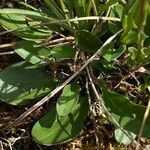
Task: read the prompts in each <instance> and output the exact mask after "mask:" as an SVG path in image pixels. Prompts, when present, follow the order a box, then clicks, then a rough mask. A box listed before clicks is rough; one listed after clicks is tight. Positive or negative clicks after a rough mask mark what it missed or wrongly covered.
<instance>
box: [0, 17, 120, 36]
mask: <svg viewBox="0 0 150 150" xmlns="http://www.w3.org/2000/svg"><path fill="white" fill-rule="evenodd" d="M85 20H110V21H119V22H120V21H121V20H120V19H119V18H115V17H99V16H89V17H80V18H73V19H68V20H51V21H48V22H42V23H37V24H34V25H30V26H26V27H21V28H16V29H13V30H8V31H3V32H1V33H0V36H1V35H3V34H6V33H10V32H14V31H19V30H23V29H28V28H30V27H36V26H39V25H49V24H60V23H65V22H68V21H69V22H75V21H85Z"/></svg>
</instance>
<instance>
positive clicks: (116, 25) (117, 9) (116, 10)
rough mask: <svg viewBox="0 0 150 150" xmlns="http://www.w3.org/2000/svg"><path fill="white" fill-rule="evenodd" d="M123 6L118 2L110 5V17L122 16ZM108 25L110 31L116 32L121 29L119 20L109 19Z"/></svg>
mask: <svg viewBox="0 0 150 150" xmlns="http://www.w3.org/2000/svg"><path fill="white" fill-rule="evenodd" d="M122 12H123V6H122V5H121V4H119V3H116V4H115V5H113V6H112V7H111V11H110V17H117V18H120V19H121V18H122ZM108 27H109V29H110V30H111V32H112V33H116V32H117V31H119V30H120V29H122V25H121V22H114V21H109V22H108Z"/></svg>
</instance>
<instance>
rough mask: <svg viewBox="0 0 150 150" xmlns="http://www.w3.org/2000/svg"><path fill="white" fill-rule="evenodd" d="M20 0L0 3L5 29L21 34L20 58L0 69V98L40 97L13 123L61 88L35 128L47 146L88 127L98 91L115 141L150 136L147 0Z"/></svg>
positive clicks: (18, 102)
mask: <svg viewBox="0 0 150 150" xmlns="http://www.w3.org/2000/svg"><path fill="white" fill-rule="evenodd" d="M15 2H16V3H17V4H19V8H1V9H0V26H1V27H2V28H3V31H2V32H1V33H0V35H3V36H5V33H6V30H7V33H11V34H14V35H15V36H16V37H18V38H17V40H16V41H15V46H14V53H16V54H17V55H19V56H20V57H21V59H22V61H20V62H18V63H15V64H12V65H10V66H9V67H7V68H5V69H4V70H2V71H1V72H0V100H2V101H4V102H6V103H8V104H11V105H27V104H29V101H31V100H33V101H36V100H37V98H38V99H39V98H42V100H40V101H39V102H37V104H35V105H34V107H31V109H29V110H28V111H27V112H25V113H24V114H23V115H21V116H20V117H19V118H18V120H17V121H16V122H14V124H11V125H9V126H8V129H11V128H12V127H14V126H16V125H17V124H18V123H19V121H21V119H24V118H25V117H26V116H27V115H28V114H29V112H30V113H31V112H33V111H34V110H35V109H37V108H38V107H39V106H41V105H43V104H44V103H45V102H47V101H48V100H49V99H50V98H51V97H53V96H54V95H57V96H58V98H56V103H55V104H54V105H53V106H50V108H49V110H47V113H46V114H45V115H44V116H43V117H42V118H41V119H39V121H37V122H36V123H35V125H34V126H33V128H32V131H31V132H32V136H33V139H34V140H35V141H36V142H38V143H40V144H42V145H47V146H50V145H55V144H61V143H64V142H67V141H69V140H71V139H74V138H75V137H76V136H78V135H79V134H80V133H81V131H82V130H83V127H84V122H85V120H86V118H87V117H88V116H91V115H92V110H91V109H90V107H91V106H92V105H93V102H94V101H95V97H96V99H97V100H96V101H97V102H98V103H99V104H100V109H102V111H103V113H104V114H105V115H106V117H107V119H108V120H109V121H110V122H111V123H112V124H113V125H115V129H114V133H115V137H116V140H117V141H118V142H120V143H123V144H124V145H128V144H130V143H132V142H135V138H136V137H137V136H139V138H140V137H146V138H150V132H149V131H150V116H146V115H145V112H146V111H148V109H149V107H150V106H149V105H148V102H149V101H150V100H149V96H148V95H149V94H148V93H149V92H150V71H149V70H148V69H149V67H148V66H149V65H150V32H149V31H150V30H149V23H150V22H149V20H150V1H149V0H143V1H141V0H135V1H133V0H128V1H127V2H126V1H119V0H113V1H112V0H107V1H106V2H104V3H102V2H100V1H99V0H55V1H54V0H44V2H43V3H42V4H43V5H42V6H40V7H36V6H34V5H30V4H29V3H27V2H24V1H19V0H15ZM4 29H5V30H4ZM60 91H61V93H60ZM140 95H145V99H144V101H143V99H142V96H140ZM44 96H45V97H44ZM43 97H44V98H43ZM90 99H92V102H91V101H90ZM145 117H146V118H145ZM143 118H144V119H145V120H143ZM92 121H94V120H92ZM143 122H145V123H144V124H143ZM142 126H144V128H143V129H142Z"/></svg>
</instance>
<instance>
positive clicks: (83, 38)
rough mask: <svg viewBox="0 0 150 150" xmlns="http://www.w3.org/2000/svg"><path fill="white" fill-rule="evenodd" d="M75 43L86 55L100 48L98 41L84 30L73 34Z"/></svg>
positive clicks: (100, 43) (100, 44)
mask: <svg viewBox="0 0 150 150" xmlns="http://www.w3.org/2000/svg"><path fill="white" fill-rule="evenodd" d="M75 42H76V44H77V46H78V47H79V48H80V49H81V50H83V51H85V52H88V53H94V52H96V51H97V50H98V49H99V48H100V47H101V46H102V42H101V41H100V39H98V38H97V37H96V36H94V35H93V34H92V33H90V32H88V31H86V30H80V31H77V32H76V33H75Z"/></svg>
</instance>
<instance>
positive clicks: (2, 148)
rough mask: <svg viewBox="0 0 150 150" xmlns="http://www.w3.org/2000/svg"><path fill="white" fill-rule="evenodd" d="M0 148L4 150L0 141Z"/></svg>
mask: <svg viewBox="0 0 150 150" xmlns="http://www.w3.org/2000/svg"><path fill="white" fill-rule="evenodd" d="M0 148H1V150H4V147H3V142H2V141H1V140H0Z"/></svg>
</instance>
